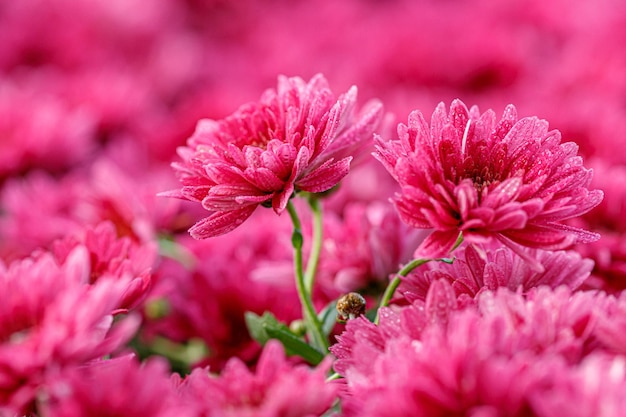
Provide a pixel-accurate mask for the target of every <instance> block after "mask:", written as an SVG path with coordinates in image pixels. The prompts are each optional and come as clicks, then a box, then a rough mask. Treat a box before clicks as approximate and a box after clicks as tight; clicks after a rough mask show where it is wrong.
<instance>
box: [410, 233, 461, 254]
mask: <svg viewBox="0 0 626 417" xmlns="http://www.w3.org/2000/svg"><path fill="white" fill-rule="evenodd" d="M458 237H459V231H458V230H446V231H438V230H435V231H434V232H432V233H431V234H430V235H428V237H427V238H426V239H424V241H423V242H422V243H421V244H420V245H419V247H418V248H417V249H416V250H415V253H414V254H413V257H414V258H415V259H423V258H428V259H434V258H445V257H446V256H448V255H449V254H450V251H451V250H452V248H453V247H454V244H455V243H456V240H457V239H458Z"/></svg>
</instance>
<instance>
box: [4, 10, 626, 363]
mask: <svg viewBox="0 0 626 417" xmlns="http://www.w3.org/2000/svg"><path fill="white" fill-rule="evenodd" d="M320 72H321V73H323V74H324V75H325V76H326V78H327V79H328V80H329V82H330V85H331V87H332V88H333V90H334V91H335V92H337V93H340V92H343V91H345V90H347V88H349V87H350V86H351V85H357V86H358V88H359V98H360V100H361V102H365V101H366V100H368V99H371V98H378V99H380V100H382V101H383V103H384V105H385V108H386V110H387V111H388V112H389V115H388V116H387V119H386V120H387V125H386V127H385V128H384V129H383V134H384V135H388V136H393V135H394V130H395V128H394V127H393V126H395V123H397V122H401V121H405V120H406V118H407V115H408V113H409V112H410V111H412V110H414V109H420V110H422V111H423V112H424V114H425V115H426V116H427V117H428V115H430V113H431V112H432V110H433V109H434V107H435V106H436V104H437V103H439V102H441V101H443V102H445V103H446V104H449V103H450V101H451V100H452V99H454V98H460V99H462V100H463V101H464V102H465V103H466V104H468V105H472V104H476V105H478V106H479V107H480V109H481V110H483V111H484V110H486V109H488V108H493V109H494V110H495V111H496V113H498V114H501V112H502V111H503V109H504V107H505V105H507V104H509V103H513V104H514V105H515V106H516V107H517V109H518V112H519V114H520V116H531V115H536V116H539V117H541V118H545V119H546V120H548V121H549V123H550V126H551V127H552V128H555V129H559V130H560V131H561V132H562V134H563V139H564V141H575V142H576V143H578V144H579V146H580V152H581V155H583V157H584V158H585V160H586V162H585V163H586V165H587V166H591V167H593V168H594V170H595V173H596V175H595V177H594V188H600V189H603V190H605V193H606V198H605V201H604V203H603V204H602V206H600V207H599V208H598V209H596V210H595V211H594V212H593V213H592V214H589V215H587V216H586V217H585V218H584V219H583V220H581V222H583V223H585V224H584V225H583V226H584V227H585V228H587V229H591V230H595V231H598V232H600V233H602V234H603V238H602V239H601V240H600V241H599V242H598V243H596V244H593V245H587V247H585V248H580V251H581V252H583V254H584V255H585V256H589V257H591V258H592V259H594V260H595V261H596V267H595V269H594V273H593V277H592V278H591V279H590V281H589V282H588V284H587V285H588V286H589V287H594V288H603V289H606V290H607V291H610V292H615V291H618V290H621V289H623V288H624V287H626V238H625V237H624V231H625V230H626V216H625V215H624V213H626V191H624V184H625V183H626V167H625V165H624V164H626V151H625V150H624V147H625V146H626V136H625V135H626V133H625V132H626V2H624V1H622V0H595V1H589V0H511V1H506V2H505V1H502V2H498V1H492V0H472V1H469V0H342V1H337V0H319V1H287V0H263V1H253V0H240V1H227V0H151V1H140V0H89V1H83V0H19V1H9V0H7V1H2V2H0V258H1V259H2V260H3V261H4V262H5V263H8V262H10V261H12V260H15V259H19V258H21V257H24V256H27V255H28V254H29V253H31V252H32V251H33V250H35V249H37V248H48V247H50V245H51V243H52V242H53V241H54V240H55V239H58V238H62V237H65V236H67V235H69V234H72V233H79V232H80V231H81V230H83V229H84V227H85V226H86V225H96V224H99V223H100V222H102V221H108V222H110V223H112V224H113V225H114V227H115V231H116V233H117V236H118V237H128V238H130V239H132V240H133V241H134V242H136V243H137V244H150V243H155V242H159V243H160V248H161V249H160V256H161V258H159V260H158V262H157V261H155V260H154V259H153V260H152V262H154V267H155V268H154V271H155V275H154V278H155V279H154V283H155V285H154V286H153V289H152V295H151V296H150V297H149V299H151V300H157V301H158V300H163V299H165V300H167V303H168V307H167V308H169V309H170V310H169V312H170V313H172V311H173V313H172V314H170V315H169V316H168V317H169V318H168V320H165V321H162V322H160V321H159V320H156V319H154V318H155V317H157V318H158V317H160V314H161V313H159V311H156V310H159V305H160V304H158V302H157V301H154V303H152V304H150V305H148V306H147V307H146V310H145V315H146V317H147V319H154V321H153V322H152V323H151V325H149V326H146V330H144V333H145V338H146V340H152V341H154V340H156V339H155V338H156V337H157V336H156V335H163V334H165V335H167V336H168V338H169V339H171V340H175V341H189V340H191V339H193V338H199V339H200V340H202V341H203V342H204V343H206V344H207V345H208V346H209V348H210V350H211V351H212V353H211V355H210V361H211V363H212V365H213V366H217V367H219V364H220V363H221V362H220V361H223V360H225V359H227V358H229V357H230V356H233V355H236V356H239V357H242V358H244V359H250V358H253V357H255V355H256V353H258V347H254V346H252V345H251V343H252V342H251V340H250V338H249V336H248V335H247V333H246V332H245V326H244V324H243V312H244V311H247V310H250V311H256V312H259V313H260V312H262V311H264V310H272V311H274V312H275V314H276V315H277V316H278V317H279V318H281V319H284V320H287V321H289V320H291V319H294V318H297V316H298V314H299V313H298V307H297V305H296V306H295V307H294V306H293V305H291V306H290V305H289V303H285V302H284V300H286V299H287V300H289V299H295V298H294V297H295V295H294V293H293V288H291V287H289V286H288V285H287V284H285V283H291V282H292V281H291V277H290V276H288V275H289V271H290V270H291V269H290V268H291V266H290V256H291V254H290V248H289V244H288V240H287V238H285V239H284V242H283V241H281V240H280V239H278V240H277V239H276V236H275V234H276V233H278V231H280V230H282V229H284V236H288V233H289V225H288V224H285V223H284V222H282V223H280V224H278V223H276V222H278V220H276V219H274V218H273V217H272V219H271V220H267V222H266V223H264V225H265V226H266V229H264V230H260V229H259V228H258V226H257V227H256V228H254V227H255V226H243V227H242V230H241V231H238V232H237V233H236V234H235V235H234V236H235V237H232V238H226V240H221V241H214V242H211V243H203V244H199V243H188V241H187V240H186V239H187V237H186V229H187V228H188V227H189V226H190V225H191V224H193V222H194V221H195V220H197V219H198V218H200V216H202V215H203V213H201V212H198V209H197V208H195V207H192V206H189V205H186V204H184V203H182V202H179V201H173V200H170V199H165V198H158V197H156V194H157V193H158V192H160V191H164V190H168V189H172V188H175V187H176V186H177V181H176V179H175V177H174V174H173V172H172V170H171V169H170V166H169V165H170V163H171V162H172V161H174V160H176V147H177V146H180V145H183V144H184V143H185V140H186V138H188V137H189V136H190V135H191V134H192V132H193V130H194V127H195V125H196V122H197V121H198V120H199V119H200V118H221V117H224V116H226V115H228V114H230V113H231V112H233V111H234V110H235V109H236V108H237V107H238V106H239V105H241V104H243V103H245V102H247V101H251V100H256V99H257V98H258V97H259V95H260V94H261V93H262V92H263V91H264V90H265V89H267V88H271V87H274V86H275V85H276V78H277V76H278V75H279V74H285V75H288V76H301V77H302V78H304V79H307V80H308V79H309V78H310V77H311V76H313V75H314V74H316V73H320ZM368 164H371V165H375V164H376V163H375V162H373V163H372V162H368V161H364V162H363V166H362V167H361V168H359V169H360V171H357V173H356V180H350V179H348V181H347V184H346V186H345V188H346V189H347V190H348V191H347V194H344V195H343V197H342V196H338V197H337V198H336V199H335V200H334V202H331V203H329V204H330V205H331V206H332V205H333V204H334V206H332V207H334V209H335V210H336V212H337V213H339V214H338V215H337V219H336V220H335V221H336V222H339V223H341V224H342V225H343V226H342V227H345V228H346V229H342V230H350V233H348V234H346V233H343V232H341V233H339V232H337V236H334V237H333V236H332V232H331V235H330V237H329V239H331V241H332V239H335V240H336V241H337V242H339V243H340V244H339V243H338V244H337V245H335V251H334V252H333V254H334V256H335V258H333V257H332V256H330V255H328V257H327V258H326V259H328V262H327V264H326V265H325V266H323V267H324V268H326V269H324V271H326V272H327V273H328V274H329V276H328V277H327V281H328V282H330V283H331V284H332V285H331V284H329V285H328V286H326V287H324V286H323V285H322V288H321V289H319V292H320V293H322V296H320V297H321V298H320V299H321V300H322V301H320V302H323V301H324V300H330V299H332V298H333V297H336V296H337V294H339V293H340V291H341V290H342V289H346V288H348V287H350V285H348V284H346V283H349V282H353V281H355V280H356V281H358V279H361V278H359V277H360V275H359V274H363V272H362V270H363V268H364V267H363V264H364V262H365V263H367V262H368V261H367V259H368V256H370V255H369V252H367V250H369V249H367V250H366V249H363V248H362V247H361V246H362V245H363V243H362V242H363V240H362V239H361V240H359V239H360V236H361V235H363V234H367V233H370V232H369V231H367V232H363V227H362V224H361V223H359V222H358V221H355V222H354V223H353V224H352V223H350V222H349V221H348V220H346V219H349V218H351V217H350V216H352V214H349V213H356V214H354V216H357V217H358V216H362V215H363V213H362V212H363V211H364V210H365V209H362V208H361V209H359V208H354V207H352V208H349V207H347V206H346V201H348V200H350V201H359V200H360V201H364V202H371V201H384V200H385V199H386V198H387V197H388V196H389V195H390V194H391V193H392V192H393V188H392V186H391V182H390V181H389V180H388V179H385V178H383V176H384V175H386V174H384V173H381V170H380V169H378V168H375V167H371V168H370V169H367V166H368ZM364 167H365V168H364ZM350 181H352V182H353V183H352V188H351V183H350ZM359 210H361V211H359ZM383 211H384V210H383ZM385 213H386V214H384V215H380V214H379V215H378V218H379V219H380V218H383V217H384V216H389V213H387V212H385ZM381 216H382V217H381ZM268 219H269V217H268ZM283 220H284V219H283ZM327 221H328V222H332V221H333V220H332V218H331V219H330V220H327ZM394 221H396V222H397V220H388V222H394ZM268 222H269V223H268ZM348 223H350V224H348ZM397 227H400V226H399V225H398V226H397ZM281 228H282V229H281ZM330 229H332V228H330ZM335 229H337V228H335ZM368 230H369V229H368ZM387 233H389V230H387ZM360 234H361V235H360ZM163 236H169V237H171V236H176V238H175V239H178V243H179V244H180V246H181V247H184V248H186V251H187V252H185V253H182V252H180V250H181V249H180V247H175V246H174V247H173V249H172V247H168V246H167V245H166V244H165V242H166V241H168V240H164V239H163ZM284 236H283V237H284ZM345 236H352V241H350V239H346V237H345ZM368 236H370V235H368ZM229 239H230V240H229ZM269 239H271V241H273V242H275V243H276V242H282V243H284V247H283V246H280V245H279V244H278V243H276V244H275V245H274V246H273V247H272V248H268V247H267V244H266V243H267V241H268V240H269ZM342 239H343V240H342ZM242 241H244V242H247V244H246V245H247V246H246V249H245V250H242V249H241V248H242V246H241V242H242ZM384 241H385V242H389V241H390V240H389V236H387V240H384ZM215 242H217V243H215ZM331 243H332V242H331ZM359 245H361V246H359ZM398 245H399V246H398V247H397V248H394V249H393V250H394V251H395V252H394V254H393V256H391V255H390V256H389V258H388V259H392V260H393V261H394V262H393V265H392V266H393V267H395V266H394V265H397V261H398V260H400V259H401V258H402V256H400V253H404V254H406V253H410V250H407V249H406V248H402V247H401V245H400V244H398ZM168 248H169V249H168ZM337 248H340V249H337ZM370 249H371V248H370ZM168 250H170V251H178V252H176V253H175V254H174V255H172V253H171V252H170V253H168ZM183 252H184V251H183ZM170 258H172V259H176V262H169V261H168V259H170ZM155 259H157V258H155ZM363 259H365V261H363V262H361V261H362V260H363ZM194 262H200V263H196V264H194ZM333 262H335V263H334V264H333ZM234 263H236V264H237V265H239V268H240V269H235V268H233V264H234ZM190 265H195V266H190ZM350 268H352V269H350ZM359 268H360V269H359ZM383 269H384V268H383ZM324 271H322V272H324ZM328 271H330V272H328ZM355 271H356V272H355ZM359 271H360V272H359ZM385 271H386V270H385ZM386 272H387V273H390V272H392V270H389V271H386ZM283 276H286V278H285V279H284V280H283V279H282V278H281V277H283ZM225 277H226V278H225ZM378 278H379V279H381V280H385V279H386V276H384V275H383V276H382V277H380V276H379V277H378ZM323 280H324V278H323V277H322V281H323ZM351 280H352V281H351ZM339 281H341V282H342V283H343V284H341V283H340V284H337V283H338V282H339ZM252 283H254V284H252ZM361 283H363V282H361ZM344 284H345V285H344ZM254 285H257V287H255V286H254ZM289 285H291V284H289ZM333 285H334V287H333V288H335V289H334V290H331V289H329V288H330V287H332V286H333ZM353 286H354V285H353ZM177 306H178V307H177ZM148 307H149V308H148ZM167 308H166V309H167ZM155 309H156V310H155ZM155 311H156V312H155ZM207 317H212V318H213V319H212V320H213V321H212V322H211V323H212V324H208V321H207ZM148 322H149V320H148ZM216 323H217V324H216ZM146 343H147V342H146ZM150 343H152V342H150ZM156 345H158V343H157V344H156ZM156 345H155V344H154V343H152V348H153V349H156V350H158V349H160V348H159V347H158V346H156ZM155 346H156V347H155ZM168 346H169V345H168ZM168 346H166V347H165V348H163V349H165V350H168V351H169V352H170V354H172V352H173V351H174V348H172V347H171V346H169V347H168ZM215 369H218V368H215Z"/></svg>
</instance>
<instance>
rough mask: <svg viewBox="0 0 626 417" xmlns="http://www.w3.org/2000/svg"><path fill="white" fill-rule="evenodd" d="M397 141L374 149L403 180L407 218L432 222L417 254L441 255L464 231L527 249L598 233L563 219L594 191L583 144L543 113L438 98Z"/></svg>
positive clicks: (590, 202)
mask: <svg viewBox="0 0 626 417" xmlns="http://www.w3.org/2000/svg"><path fill="white" fill-rule="evenodd" d="M398 135H399V140H394V141H383V140H382V139H380V138H377V152H376V153H375V156H376V157H377V159H378V160H379V161H381V162H382V163H383V165H384V166H385V167H386V168H387V170H388V171H389V172H390V173H391V174H392V175H393V176H394V178H395V179H396V181H398V183H399V184H400V186H401V187H402V191H401V193H399V194H398V195H397V196H396V198H395V200H394V202H395V205H396V208H397V210H398V212H399V213H400V217H401V218H402V220H403V221H405V222H406V223H408V224H409V225H411V226H413V227H416V228H433V229H434V231H433V233H432V234H431V235H430V236H429V237H428V238H427V239H426V240H425V241H424V243H423V244H422V245H421V246H420V247H419V248H418V249H417V251H416V256H419V257H441V256H445V255H446V254H447V253H448V252H449V250H450V249H452V247H453V246H454V243H455V241H456V240H457V237H458V235H459V232H463V237H464V239H465V240H466V241H469V242H474V243H477V242H485V241H488V240H492V239H497V240H500V241H501V242H503V243H504V244H505V245H508V246H510V247H511V248H512V249H514V250H516V251H517V252H518V253H519V254H520V255H521V256H523V257H526V258H527V259H529V257H527V256H525V254H524V252H523V251H522V250H521V247H520V245H521V246H524V247H534V248H542V249H549V250H555V249H564V248H566V247H567V246H569V245H570V244H572V243H575V242H591V241H594V240H597V239H598V237H599V236H598V235H597V234H595V233H590V232H587V231H584V230H581V229H578V228H574V227H572V226H568V225H564V224H561V223H559V222H560V221H562V220H566V219H570V218H572V217H576V216H580V215H581V214H583V213H585V212H587V211H589V210H590V209H592V208H593V207H595V206H597V205H598V204H599V203H600V201H601V200H602V192H601V191H599V190H593V191H590V190H588V188H587V187H588V186H589V183H590V181H591V176H592V172H591V170H589V169H586V168H584V167H583V165H582V159H581V158H580V157H579V156H577V150H578V147H577V146H576V145H575V144H574V143H572V142H567V143H561V135H560V133H559V132H558V131H557V130H552V131H549V130H548V123H547V122H546V121H545V120H541V119H538V118H537V117H527V118H523V119H519V120H518V117H517V111H516V109H515V107H514V106H512V105H509V106H508V107H507V108H506V109H505V111H504V115H503V116H502V118H501V119H500V120H499V121H497V120H496V116H495V113H494V112H493V111H492V110H488V111H486V112H485V113H482V114H481V113H480V112H479V110H478V108H477V107H475V106H474V107H472V108H471V109H470V110H468V109H467V107H466V106H465V104H463V102H461V101H460V100H455V101H453V102H452V105H451V106H450V112H449V113H446V110H445V107H444V105H443V103H441V104H440V105H439V106H438V107H437V108H436V110H435V112H434V113H433V115H432V119H431V123H430V125H429V124H428V123H427V122H426V120H425V119H424V116H423V115H422V113H420V112H419V111H414V112H412V113H411V114H410V115H409V120H408V125H404V124H400V125H399V126H398Z"/></svg>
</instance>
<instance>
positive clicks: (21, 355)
mask: <svg viewBox="0 0 626 417" xmlns="http://www.w3.org/2000/svg"><path fill="white" fill-rule="evenodd" d="M89 273H90V268H89V254H88V252H87V250H86V249H85V248H84V247H77V248H75V249H73V250H72V251H71V253H69V254H68V255H67V257H66V259H65V261H64V262H63V264H59V263H57V261H56V260H55V259H54V258H53V256H51V255H50V254H43V255H41V256H39V257H37V258H27V259H24V260H21V261H19V262H14V263H12V264H10V265H9V266H8V267H7V268H6V269H5V268H4V266H3V265H2V264H1V263H0V381H1V384H0V404H2V405H6V406H7V408H8V409H10V410H13V411H14V412H16V413H18V412H19V413H20V414H19V415H23V414H25V413H27V411H28V410H29V409H30V407H31V405H32V401H33V400H34V398H35V397H36V395H37V392H38V391H39V390H41V389H42V388H43V387H45V383H46V382H47V381H48V379H49V378H50V377H52V376H54V375H55V374H56V373H58V372H59V371H60V370H62V369H64V368H65V367H68V366H74V365H81V364H84V363H86V362H88V361H91V360H93V359H96V358H99V357H102V356H103V355H108V354H111V353H113V352H114V351H115V350H116V349H118V348H119V347H120V346H122V345H123V344H124V343H126V342H127V341H128V340H129V339H130V337H132V335H133V334H134V333H135V331H136V329H137V327H138V326H139V317H137V316H132V315H129V316H128V317H126V318H125V319H123V320H120V321H118V322H117V323H115V324H114V323H113V312H114V311H115V310H116V309H117V308H118V306H119V305H120V302H121V300H122V299H123V296H124V292H125V290H126V289H127V288H128V281H126V280H125V279H121V278H120V279H111V278H100V279H99V280H98V282H97V283H95V284H93V285H88V283H89ZM0 415H2V413H0Z"/></svg>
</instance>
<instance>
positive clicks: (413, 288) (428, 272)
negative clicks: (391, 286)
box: [399, 245, 593, 301]
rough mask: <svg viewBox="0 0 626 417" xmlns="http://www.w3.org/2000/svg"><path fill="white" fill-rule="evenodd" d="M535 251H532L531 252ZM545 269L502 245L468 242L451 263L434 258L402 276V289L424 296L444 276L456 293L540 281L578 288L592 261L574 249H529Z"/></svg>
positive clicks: (469, 293) (521, 287)
mask: <svg viewBox="0 0 626 417" xmlns="http://www.w3.org/2000/svg"><path fill="white" fill-rule="evenodd" d="M531 251H532V252H531ZM529 256H532V257H533V258H535V259H536V262H537V263H538V264H539V265H541V266H542V269H543V271H542V272H538V271H536V270H534V269H533V268H531V267H530V265H529V264H528V263H527V262H525V261H524V260H523V259H521V258H519V257H517V256H514V254H513V252H512V251H511V249H509V248H508V247H503V246H500V247H498V248H495V247H494V248H491V247H489V246H483V245H476V246H475V245H467V246H465V247H463V248H461V249H460V250H458V251H456V252H455V257H456V259H455V260H454V263H453V264H452V265H450V264H446V263H442V262H431V263H430V264H427V265H424V266H423V267H421V268H418V269H416V270H414V271H413V272H411V273H410V274H409V275H408V276H406V277H405V278H403V284H402V285H401V287H400V290H399V291H400V292H401V293H403V294H404V296H405V297H406V298H407V299H409V300H411V301H412V300H414V299H422V300H423V299H425V297H426V294H427V292H428V289H429V287H430V285H431V283H432V282H434V281H436V280H439V279H445V280H446V281H448V282H449V283H450V284H451V285H452V288H454V291H455V292H456V294H457V296H459V297H464V296H465V297H467V296H469V297H470V298H474V297H476V295H477V294H480V293H481V292H483V291H485V290H496V289H497V288H499V287H506V288H508V289H510V290H512V291H518V290H519V291H521V292H522V293H527V292H528V291H529V290H530V289H531V288H534V287H538V286H541V285H545V286H549V287H551V288H556V287H558V286H560V285H567V286H568V287H569V288H570V289H576V288H578V287H579V286H580V285H581V284H582V283H583V282H584V281H585V280H586V279H587V278H588V277H589V274H590V272H591V269H592V268H593V262H592V261H591V260H589V259H582V258H581V256H580V255H579V254H578V252H575V251H554V252H552V251H543V250H539V249H534V250H529Z"/></svg>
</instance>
